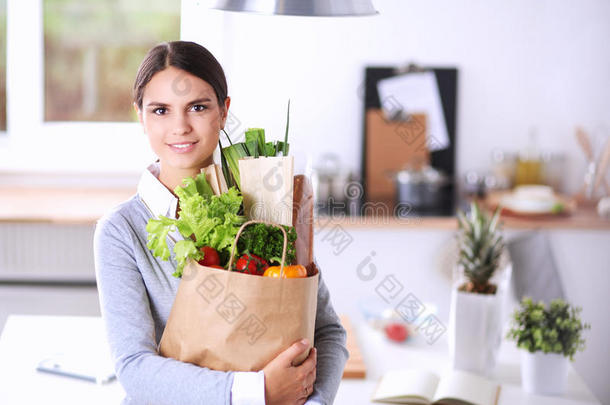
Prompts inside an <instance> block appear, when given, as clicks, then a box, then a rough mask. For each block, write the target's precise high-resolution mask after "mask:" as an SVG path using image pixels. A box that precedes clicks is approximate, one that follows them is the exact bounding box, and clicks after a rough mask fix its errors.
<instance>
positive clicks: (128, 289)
mask: <svg viewBox="0 0 610 405" xmlns="http://www.w3.org/2000/svg"><path fill="white" fill-rule="evenodd" d="M150 217H151V214H150V213H149V211H148V210H147V209H146V207H145V205H144V204H143V202H142V201H141V199H140V196H139V195H135V196H133V197H132V198H131V199H129V200H128V201H126V202H124V203H122V204H121V205H119V206H118V207H116V208H115V209H114V210H112V211H111V212H109V213H108V214H106V215H105V216H104V217H102V218H101V219H100V220H99V221H98V223H97V226H96V230H95V237H94V253H95V270H96V278H97V285H98V289H99V296H100V307H101V312H102V317H103V319H104V324H105V327H106V332H107V337H108V342H109V344H110V349H111V353H112V357H113V360H114V364H115V369H116V372H117V377H118V379H119V381H120V383H121V385H122V386H123V388H124V389H125V391H126V393H127V397H126V398H125V400H124V401H123V404H169V405H187V404H226V405H228V404H230V403H231V386H232V383H233V375H234V373H233V372H223V371H215V370H210V369H208V368H202V367H198V366H196V365H193V364H189V363H183V362H180V361H178V360H174V359H170V358H165V357H162V356H160V355H159V354H158V352H157V347H158V344H159V341H160V339H161V335H162V334H163V329H164V327H165V323H166V322H167V318H168V316H169V313H170V310H171V307H172V304H173V301H174V296H175V294H176V291H177V289H178V284H179V282H180V280H179V279H177V278H175V277H173V276H172V273H173V271H174V268H175V265H176V262H175V261H174V259H173V257H172V259H171V262H166V261H162V260H160V259H157V258H155V257H153V256H152V254H151V252H150V251H149V250H148V249H147V248H146V229H145V228H146V224H147V222H148V219H149V218H150ZM345 338H346V334H345V329H343V327H342V326H341V324H340V322H339V319H338V317H337V315H336V313H335V311H334V309H333V307H332V304H331V301H330V295H329V292H328V289H327V288H326V285H325V284H324V281H323V279H322V272H320V279H319V288H318V308H317V313H316V325H315V336H314V345H315V347H316V348H317V350H318V355H317V357H318V363H317V370H316V373H317V379H316V382H315V385H314V392H313V394H312V395H311V396H310V397H309V399H310V400H316V401H319V402H320V403H322V404H332V402H333V400H334V397H335V394H336V393H337V389H338V387H339V383H340V381H341V375H342V373H343V367H344V366H345V362H346V361H347V358H348V352H347V349H346V347H345Z"/></svg>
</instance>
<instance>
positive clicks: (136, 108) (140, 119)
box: [133, 101, 144, 126]
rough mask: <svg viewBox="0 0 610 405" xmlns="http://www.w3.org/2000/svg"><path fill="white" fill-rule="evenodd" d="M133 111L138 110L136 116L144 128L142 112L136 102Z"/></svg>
mask: <svg viewBox="0 0 610 405" xmlns="http://www.w3.org/2000/svg"><path fill="white" fill-rule="evenodd" d="M133 109H134V110H136V114H138V121H140V124H142V126H144V122H143V121H142V111H141V110H140V108H139V107H138V104H136V102H135V101H134V103H133Z"/></svg>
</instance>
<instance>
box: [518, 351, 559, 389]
mask: <svg viewBox="0 0 610 405" xmlns="http://www.w3.org/2000/svg"><path fill="white" fill-rule="evenodd" d="M568 364H569V359H568V358H567V357H565V356H563V355H562V354H559V353H543V352H534V353H530V352H528V351H527V350H521V385H522V386H523V390H524V391H526V392H529V393H532V394H542V395H561V394H563V392H564V391H565V387H566V380H567V377H568Z"/></svg>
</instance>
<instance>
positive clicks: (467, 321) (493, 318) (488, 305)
mask: <svg viewBox="0 0 610 405" xmlns="http://www.w3.org/2000/svg"><path fill="white" fill-rule="evenodd" d="M500 301H501V300H500V297H498V295H497V294H493V295H487V294H474V293H467V292H462V291H457V290H455V289H454V290H453V291H452V296H451V319H450V321H449V328H450V330H451V332H450V333H451V334H450V336H449V351H450V353H451V358H452V360H453V368H456V369H459V370H466V371H470V372H473V373H477V374H483V375H488V374H490V373H491V371H492V370H493V368H494V367H495V364H496V358H497V355H498V350H499V348H500V343H501V341H502V319H501V318H502V317H501V315H502V311H501V305H500V304H501V303H500Z"/></svg>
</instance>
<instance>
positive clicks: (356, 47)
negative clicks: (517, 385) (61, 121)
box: [182, 0, 610, 403]
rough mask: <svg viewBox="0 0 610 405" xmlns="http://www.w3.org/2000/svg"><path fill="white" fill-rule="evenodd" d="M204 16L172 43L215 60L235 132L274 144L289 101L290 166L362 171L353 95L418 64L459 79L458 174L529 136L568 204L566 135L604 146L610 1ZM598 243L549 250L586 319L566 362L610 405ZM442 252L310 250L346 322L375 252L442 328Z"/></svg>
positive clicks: (609, 131) (402, 240) (609, 116)
mask: <svg viewBox="0 0 610 405" xmlns="http://www.w3.org/2000/svg"><path fill="white" fill-rule="evenodd" d="M205 3H206V2H205V1H183V13H182V38H183V39H185V40H193V41H196V42H199V43H201V44H203V45H204V46H206V47H208V48H209V49H210V50H211V51H212V52H213V53H214V54H215V55H216V56H217V58H218V59H219V60H220V62H221V64H222V65H223V67H224V68H225V70H226V74H227V78H228V81H229V94H230V96H231V97H232V107H231V109H232V112H233V113H234V114H235V115H236V116H237V117H238V119H239V120H240V122H241V127H240V128H239V129H240V130H241V131H243V129H245V128H246V127H252V126H259V127H264V128H265V129H266V130H267V133H268V134H270V136H271V137H272V138H273V139H277V138H280V137H283V131H284V125H285V108H286V101H287V99H288V98H290V99H291V100H292V102H291V106H292V108H291V112H292V113H291V121H290V122H291V128H292V130H291V144H292V147H291V153H292V154H294V155H297V162H298V164H297V166H298V165H299V164H300V165H302V164H303V163H304V161H305V159H304V158H305V157H306V156H308V155H310V156H313V157H315V156H318V155H320V154H322V153H324V152H328V151H333V152H336V153H338V154H339V155H340V156H341V158H342V159H343V161H344V162H345V163H346V164H347V165H348V166H349V167H350V168H351V169H352V170H355V171H358V170H359V162H360V156H361V136H362V128H361V126H362V100H361V98H360V96H359V94H358V88H359V86H360V84H361V82H362V80H363V75H364V67H365V66H368V65H392V66H394V65H400V64H403V63H406V62H411V61H415V62H418V63H421V64H423V65H428V66H457V67H458V68H459V80H460V82H459V95H458V97H459V99H458V103H459V104H458V122H457V136H458V145H457V157H458V171H459V172H460V173H464V171H466V170H469V169H482V168H483V169H484V168H485V167H486V166H487V165H488V164H489V162H490V152H491V151H492V149H493V148H502V149H505V150H509V151H516V150H518V149H519V148H523V147H525V146H526V143H527V140H528V133H529V130H530V129H531V128H532V127H535V128H536V129H537V131H538V135H539V142H540V146H541V147H542V148H543V149H546V150H549V151H560V152H564V153H566V154H567V157H568V162H567V165H566V171H567V173H566V176H567V181H566V183H567V185H568V186H567V188H568V190H574V189H575V188H576V187H577V185H578V182H579V181H580V179H581V177H582V170H584V161H583V159H582V154H581V152H580V150H579V149H578V146H577V144H576V142H575V140H574V127H575V126H576V125H582V126H583V127H584V128H585V129H587V130H589V131H590V132H592V133H594V134H596V135H597V136H599V137H600V138H601V137H602V136H603V135H610V46H609V44H608V39H609V38H610V2H609V1H607V0H590V1H576V0H555V1H553V0H540V1H535V2H532V1H527V0H516V1H511V2H507V1H498V0H496V1H484V0H476V1H460V2H457V1H450V0H438V1H432V0H428V1H424V0H419V1H414V0H408V1H407V0H385V1H374V5H375V6H376V8H377V9H378V11H379V12H380V14H379V15H378V16H376V17H363V18H343V19H337V18H320V19H310V18H304V17H270V16H257V15H247V14H235V13H224V12H220V11H215V10H207V9H206V8H205V7H204V5H205ZM609 237H610V234H609V233H608V232H591V233H587V232H584V231H583V232H568V231H565V232H557V233H554V234H553V236H552V243H553V248H554V249H555V254H556V256H557V259H558V260H557V262H558V264H559V267H560V270H561V274H562V279H563V280H564V283H565V284H566V286H567V287H566V288H567V294H568V298H569V299H570V300H571V301H573V302H574V303H576V304H577V305H582V306H583V307H584V313H583V317H585V318H588V320H590V322H591V323H592V324H593V330H592V331H591V337H590V340H589V349H588V350H587V351H586V352H585V353H581V354H580V355H579V356H577V362H576V368H577V369H578V370H579V372H580V373H581V374H582V375H583V377H584V378H585V380H586V381H587V382H588V383H589V384H590V386H591V387H592V388H593V390H594V392H595V393H596V395H597V396H598V397H599V398H600V399H601V400H602V401H603V402H604V403H610V388H609V387H608V386H607V384H606V383H605V380H604V378H605V377H606V376H607V375H608V374H609V373H610V369H608V366H607V364H606V363H607V362H606V361H605V360H607V358H608V343H607V342H608V341H610V331H609V330H608V326H607V325H606V318H607V315H606V313H605V311H606V308H608V304H609V302H608V294H606V293H605V291H606V289H607V288H608V285H609V283H610V281H609V280H608V270H609V269H608V263H609V262H610V258H609V257H608V251H607V249H604V248H605V246H608V243H609V241H608V238H609ZM450 238H451V236H450V235H449V234H448V233H446V232H440V231H421V230H418V231H404V232H400V231H387V232H385V231H384V232H379V233H373V234H372V233H368V232H366V231H361V232H355V233H354V239H355V242H354V244H353V245H352V246H351V247H350V250H353V251H354V252H357V253H358V254H357V255H356V256H354V257H351V256H349V255H345V254H344V255H343V256H341V257H340V258H337V257H336V256H335V255H333V253H332V247H330V246H328V245H325V244H324V243H322V242H321V240H320V238H318V240H317V242H316V243H317V244H316V249H318V250H317V251H318V254H317V256H318V258H319V260H320V262H321V265H322V266H325V267H326V268H330V269H332V270H327V273H328V277H327V280H328V283H329V286H330V287H331V288H332V289H333V290H334V291H337V292H338V293H337V294H336V296H335V304H336V305H337V307H338V309H339V310H341V311H346V312H350V311H355V310H356V308H355V305H356V300H357V299H358V297H360V296H362V295H363V294H365V293H366V294H370V293H371V291H370V287H368V286H367V285H365V284H363V283H362V282H361V281H360V280H358V279H357V277H355V275H354V274H351V273H352V272H353V271H354V270H353V269H355V267H356V265H357V264H358V263H359V262H360V261H361V260H362V258H363V257H364V256H365V254H366V253H367V251H368V250H369V249H375V250H377V253H378V255H377V257H378V258H379V266H380V267H384V268H386V269H389V268H392V269H393V268H395V266H396V265H397V264H400V263H402V262H403V261H404V260H407V261H408V263H409V265H408V266H403V267H405V269H404V273H403V277H404V280H405V283H409V285H410V288H411V289H412V290H413V291H414V292H415V293H416V294H417V295H418V296H419V297H420V298H421V299H422V300H424V301H429V302H433V303H435V304H436V305H437V306H438V307H439V313H440V314H441V315H443V314H444V316H446V315H447V311H448V302H449V301H448V300H449V295H448V291H449V281H448V279H447V278H443V275H442V273H439V271H441V272H442V271H443V270H442V269H443V266H442V261H443V260H444V259H443V257H442V252H443V246H445V245H446V243H447V241H448V240H450ZM583 238H584V239H583ZM398 249H400V254H398V253H396V252H397V251H398ZM405 257H406V259H405ZM345 272H347V273H350V274H347V275H345V274H344V273H345ZM420 276H425V277H421V278H420ZM346 283H347V285H349V288H347V289H346V288H345V285H346ZM592 286H594V287H592ZM445 319H446V318H445ZM599 360H602V361H599Z"/></svg>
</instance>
